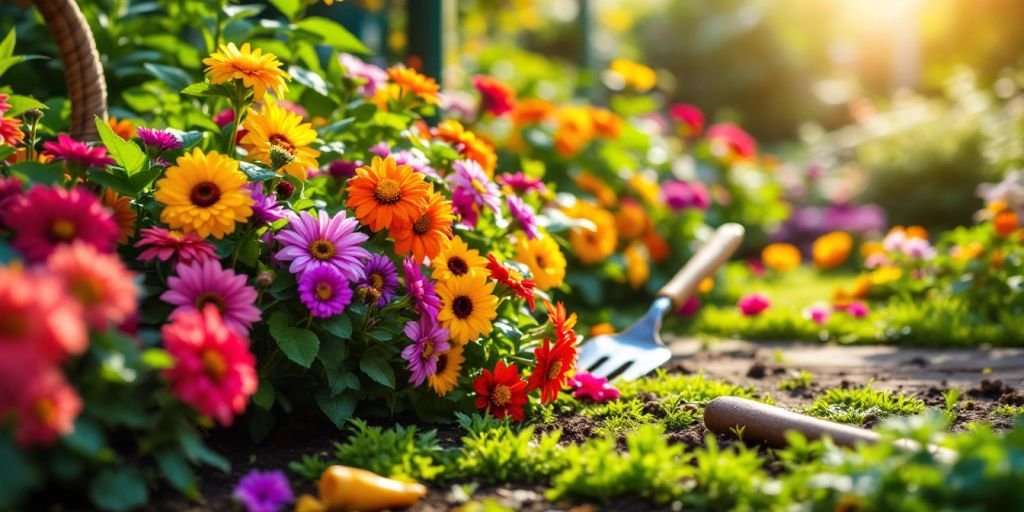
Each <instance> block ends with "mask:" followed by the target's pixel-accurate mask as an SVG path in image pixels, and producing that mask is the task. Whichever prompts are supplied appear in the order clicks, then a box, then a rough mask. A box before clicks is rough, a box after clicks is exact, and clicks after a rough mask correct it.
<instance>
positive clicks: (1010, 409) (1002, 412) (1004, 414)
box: [992, 404, 1024, 418]
mask: <svg viewBox="0 0 1024 512" xmlns="http://www.w3.org/2000/svg"><path fill="white" fill-rule="evenodd" d="M992 414H995V415H996V416H999V417H1000V418H1013V417H1015V416H1020V415H1021V414H1024V407H1022V406H1019V405H1010V404H1003V405H1000V406H999V407H996V409H995V410H994V411H992Z"/></svg>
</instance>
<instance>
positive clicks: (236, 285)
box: [160, 259, 260, 335]
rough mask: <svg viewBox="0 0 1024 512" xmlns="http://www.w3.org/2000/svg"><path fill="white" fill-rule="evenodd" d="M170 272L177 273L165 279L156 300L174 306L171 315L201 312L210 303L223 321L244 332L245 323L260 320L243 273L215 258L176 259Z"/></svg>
mask: <svg viewBox="0 0 1024 512" xmlns="http://www.w3.org/2000/svg"><path fill="white" fill-rule="evenodd" d="M174 272H175V274H177V275H175V276H171V277H169V278H168V279H167V291H165V292H164V293H163V294H161V295H160V300H162V301H164V302H166V303H168V304H173V305H175V306H177V307H176V308H175V309H174V311H173V312H172V313H171V318H175V317H177V316H179V315H182V314H185V313H195V312H201V311H203V308H205V307H206V305H207V304H213V305H214V306H216V308H217V311H219V312H220V316H221V318H223V319H224V325H226V326H227V327H228V328H229V329H232V330H234V331H236V332H238V333H240V334H246V335H247V334H249V327H250V326H252V324H253V323H254V322H258V321H259V320H260V309H259V308H257V307H256V305H255V304H256V295H257V294H256V290H255V289H254V288H253V287H251V286H249V284H248V281H249V278H248V276H246V275H245V274H236V273H235V272H234V270H232V269H230V268H223V267H221V265H220V261H219V260H216V259H207V260H203V261H193V262H192V263H190V264H186V263H178V265H177V266H175V267H174Z"/></svg>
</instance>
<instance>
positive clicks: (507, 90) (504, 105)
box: [473, 75, 516, 116]
mask: <svg viewBox="0 0 1024 512" xmlns="http://www.w3.org/2000/svg"><path fill="white" fill-rule="evenodd" d="M473 87H476V90H477V91H480V95H481V96H482V98H481V106H482V107H483V109H484V110H486V111H487V112H490V113H491V114H493V115H495V116H500V115H504V114H505V113H506V112H509V111H511V110H512V109H514V108H515V107H516V92H515V91H514V90H512V88H511V87H509V86H507V85H505V84H503V83H502V82H501V81H500V80H498V79H497V78H494V77H491V76H485V75H476V76H474V77H473Z"/></svg>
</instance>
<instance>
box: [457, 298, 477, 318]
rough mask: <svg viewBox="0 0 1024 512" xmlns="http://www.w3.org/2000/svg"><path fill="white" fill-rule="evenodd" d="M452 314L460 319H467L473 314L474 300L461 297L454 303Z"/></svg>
mask: <svg viewBox="0 0 1024 512" xmlns="http://www.w3.org/2000/svg"><path fill="white" fill-rule="evenodd" d="M452 313H455V316H457V317H459V318H466V317H468V316H469V315H472V314H473V299H470V298H469V297H466V296H465V295H459V296H458V297H455V300H453V301H452Z"/></svg>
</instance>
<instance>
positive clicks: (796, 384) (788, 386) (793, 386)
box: [779, 370, 814, 391]
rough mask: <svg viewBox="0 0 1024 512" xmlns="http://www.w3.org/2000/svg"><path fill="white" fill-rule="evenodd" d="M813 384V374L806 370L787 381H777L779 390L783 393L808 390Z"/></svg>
mask: <svg viewBox="0 0 1024 512" xmlns="http://www.w3.org/2000/svg"><path fill="white" fill-rule="evenodd" d="M813 384H814V374H813V373H811V372H809V371H807V370H800V372H799V373H797V374H796V375H793V376H792V377H790V378H788V379H783V380H780V381H779V389H781V390H783V391H797V390H801V389H809V388H810V387H811V386H812V385H813Z"/></svg>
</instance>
